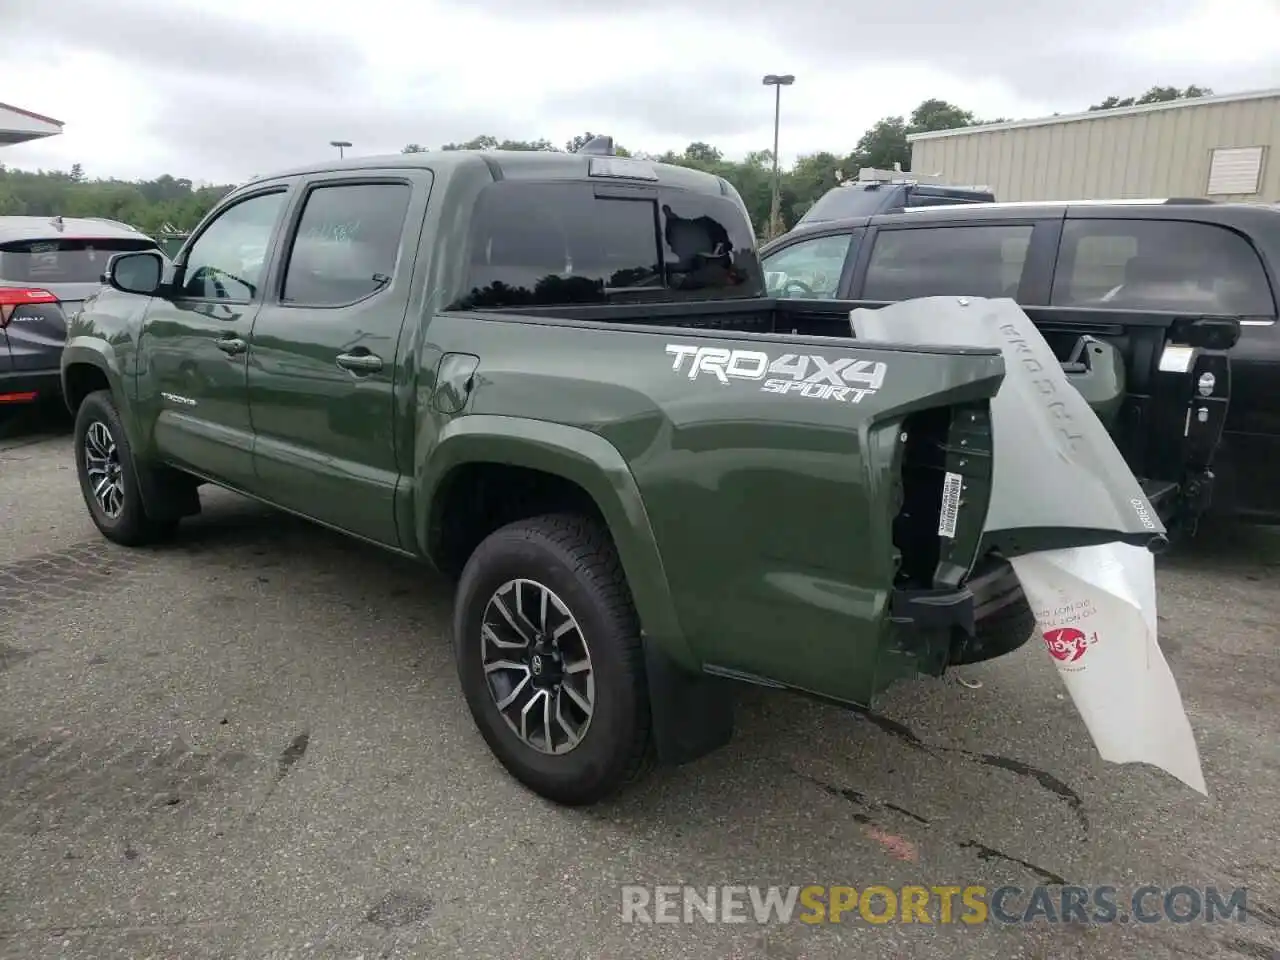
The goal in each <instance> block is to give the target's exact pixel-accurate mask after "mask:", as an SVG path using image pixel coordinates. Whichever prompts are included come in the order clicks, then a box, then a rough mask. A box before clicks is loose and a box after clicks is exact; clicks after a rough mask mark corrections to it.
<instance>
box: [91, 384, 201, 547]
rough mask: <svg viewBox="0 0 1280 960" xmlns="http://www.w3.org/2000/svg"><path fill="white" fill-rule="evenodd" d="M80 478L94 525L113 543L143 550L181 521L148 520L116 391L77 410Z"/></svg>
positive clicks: (101, 393) (99, 392)
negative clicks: (115, 398) (144, 545)
mask: <svg viewBox="0 0 1280 960" xmlns="http://www.w3.org/2000/svg"><path fill="white" fill-rule="evenodd" d="M74 435H75V451H76V475H77V477H78V478H79V480H80V492H81V493H82V494H83V495H84V502H85V506H87V507H88V508H89V516H90V517H92V518H93V522H94V525H95V526H97V528H98V530H100V531H101V532H102V535H103V536H104V537H106V538H107V539H108V540H113V541H115V542H116V543H120V544H124V545H125V546H131V547H134V546H141V545H142V544H145V543H150V542H153V541H155V540H158V539H162V538H163V537H165V536H167V535H168V534H170V533H172V532H173V530H174V529H175V528H176V527H177V525H178V522H177V521H176V520H165V521H156V520H153V519H152V518H151V517H148V516H147V513H146V510H145V509H144V508H143V505H142V496H141V494H140V493H139V492H138V478H137V476H136V474H135V469H136V468H135V465H134V462H133V454H132V451H131V450H130V448H129V438H128V437H127V436H126V435H125V431H124V424H123V423H121V421H120V414H119V412H118V411H117V410H116V405H115V402H114V401H113V400H112V399H111V391H109V390H96V391H94V392H93V393H91V394H89V395H88V396H87V397H85V398H84V400H83V401H82V402H81V404H80V409H79V410H77V411H76V425H75V434H74Z"/></svg>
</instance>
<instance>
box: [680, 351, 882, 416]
mask: <svg viewBox="0 0 1280 960" xmlns="http://www.w3.org/2000/svg"><path fill="white" fill-rule="evenodd" d="M667 355H668V356H670V357H672V358H673V360H672V362H671V369H672V370H673V371H675V372H676V373H683V374H684V375H685V376H687V377H688V378H689V379H690V380H696V379H697V378H698V377H711V378H713V379H715V380H716V381H718V382H719V383H723V384H729V383H732V382H733V381H735V380H748V381H755V382H759V383H760V384H761V386H760V389H761V390H762V391H763V392H765V393H779V394H799V395H800V396H802V397H811V398H813V399H816V400H837V401H841V402H844V403H858V402H859V401H861V400H862V398H863V397H865V396H867V395H868V394H872V393H875V392H876V391H877V390H879V389H880V387H882V386H883V385H884V377H885V374H886V373H887V372H888V369H889V368H888V367H887V366H886V365H885V364H884V363H883V362H882V361H879V360H855V359H854V358H852V357H837V358H836V359H835V360H828V359H827V358H826V357H822V356H818V355H816V354H803V353H784V354H782V355H781V356H779V357H776V358H772V357H770V356H769V354H767V353H765V352H764V351H763V350H730V349H728V348H726V347H699V346H695V345H694V344H689V343H669V344H667Z"/></svg>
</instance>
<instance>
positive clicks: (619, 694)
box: [453, 514, 651, 806]
mask: <svg viewBox="0 0 1280 960" xmlns="http://www.w3.org/2000/svg"><path fill="white" fill-rule="evenodd" d="M512 580H527V581H533V582H534V584H537V585H541V586H542V587H544V588H547V589H549V590H550V591H552V592H553V593H554V595H555V597H556V598H558V599H559V600H560V602H561V603H562V604H563V605H564V607H565V608H566V609H567V610H568V611H569V613H570V614H571V615H572V617H573V618H574V619H575V620H576V622H577V624H578V625H579V626H580V628H581V629H580V636H581V638H582V640H583V642H584V644H585V646H586V649H587V651H588V652H589V657H590V665H591V670H590V672H591V675H592V676H593V678H594V710H593V712H592V713H591V715H590V721H589V723H588V724H587V725H586V727H585V732H583V733H582V735H581V738H580V739H579V740H578V741H577V744H576V746H573V747H572V748H570V749H568V752H565V753H561V754H557V755H552V754H548V753H544V752H539V750H538V749H537V748H535V746H531V745H530V744H529V743H527V742H526V741H525V740H524V739H522V738H521V736H520V735H519V733H517V732H516V730H514V729H513V728H512V726H510V725H509V724H508V722H507V720H506V719H504V717H503V714H502V713H501V712H500V710H499V708H498V704H497V701H496V699H495V698H496V694H495V693H493V692H492V691H491V689H490V681H489V678H488V676H487V675H486V672H485V669H484V656H485V650H486V643H485V642H484V641H483V640H482V634H481V628H482V625H483V624H484V622H485V614H486V610H491V609H496V608H490V601H491V600H492V599H493V598H494V597H495V595H496V594H497V592H498V591H499V590H500V589H501V588H502V587H503V586H504V585H505V584H508V583H509V582H510V581H512ZM535 595H536V593H535ZM542 626H543V627H546V624H545V623H544V624H542ZM453 631H454V649H455V653H456V655H457V664H458V677H459V679H460V681H461V683H462V690H463V694H464V696H465V697H466V700H467V705H468V707H469V708H470V710H471V715H472V717H473V718H474V720H475V722H476V725H477V726H478V727H479V729H480V733H481V735H482V736H483V737H484V739H485V742H486V743H488V745H489V748H490V750H492V751H493V753H494V755H495V756H496V757H497V758H498V760H499V761H500V762H501V763H502V765H503V766H504V767H505V768H506V769H507V771H508V772H509V773H510V774H511V775H512V776H513V777H515V778H516V779H517V780H518V781H520V782H521V783H523V784H524V785H525V786H526V787H528V788H529V789H531V790H533V791H534V792H535V793H538V794H540V795H541V796H543V797H546V798H547V799H549V800H552V801H554V802H556V803H560V804H564V805H567V806H583V805H587V804H592V803H597V802H599V801H601V800H604V799H605V798H607V797H609V796H610V795H612V794H614V793H615V792H616V791H618V790H619V789H621V788H622V787H623V786H625V785H626V784H628V783H630V782H632V781H633V780H635V779H637V778H638V777H639V775H640V774H641V773H642V772H643V770H644V768H645V767H646V765H647V761H648V760H649V758H650V756H651V750H650V743H651V738H650V714H649V698H648V688H647V685H646V682H645V675H644V656H643V650H642V646H641V639H640V625H639V620H638V618H637V616H636V612H635V608H634V606H633V604H632V600H631V593H630V590H629V589H628V587H627V583H626V578H625V576H624V575H623V572H622V567H621V564H620V563H619V561H618V556H617V552H616V551H615V549H614V547H613V543H612V541H611V540H610V539H609V537H608V534H607V533H606V532H605V531H604V530H603V529H601V527H600V526H599V525H598V524H597V523H595V522H593V521H591V520H590V519H588V518H586V517H582V516H577V515H572V514H551V515H545V516H540V517H534V518H532V519H529V520H521V521H518V522H516V523H513V524H510V525H508V526H505V527H503V528H501V529H500V530H498V531H496V532H495V533H493V534H491V535H490V536H489V537H488V538H486V539H485V540H484V542H482V543H481V544H480V546H479V547H477V548H476V550H475V552H474V553H472V555H471V557H470V559H469V560H468V561H467V564H466V567H465V568H464V570H463V572H462V577H461V579H460V581H459V583H458V591H457V598H456V604H455V607H454V622H453ZM547 632H548V633H549V632H550V631H549V630H548V631H547ZM571 635H572V636H577V635H578V634H571ZM510 636H514V634H512V635H510ZM575 642H576V641H575ZM511 656H513V657H516V656H519V657H524V656H525V654H524V653H523V652H517V653H515V654H512V655H511ZM568 659H569V656H568V654H566V655H565V662H567V661H568ZM521 662H525V661H521ZM527 662H529V663H532V659H531V658H530V659H528V661H527ZM515 676H517V677H518V676H519V674H516V675H515ZM527 679H528V680H530V681H533V674H532V673H529V674H528V677H527ZM564 679H565V681H566V682H568V680H569V678H568V677H567V676H566V677H565V678H564ZM530 689H532V687H530ZM518 705H519V704H517V706H518ZM546 742H547V741H545V740H544V743H546Z"/></svg>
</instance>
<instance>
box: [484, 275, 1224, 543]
mask: <svg viewBox="0 0 1280 960" xmlns="http://www.w3.org/2000/svg"><path fill="white" fill-rule="evenodd" d="M882 306H884V304H882V303H878V302H866V301H851V300H798V299H775V298H767V297H761V298H750V299H737V300H709V301H704V302H700V303H697V302H695V303H690V302H687V301H686V302H683V303H629V304H604V305H594V304H593V305H582V306H555V307H520V308H513V309H512V310H510V311H507V310H499V311H495V312H497V313H505V312H516V313H519V314H521V315H524V316H542V317H554V318H557V319H564V320H573V321H580V322H585V323H591V324H596V323H601V324H609V325H618V324H635V325H637V326H644V327H670V328H682V329H693V330H706V331H709V332H710V331H714V332H716V333H720V334H724V333H732V332H738V333H747V334H754V335H763V336H770V335H772V336H780V337H786V336H799V337H836V338H850V337H852V336H853V331H852V329H851V327H850V324H849V313H850V311H851V310H853V309H855V308H858V307H870V308H879V307H882ZM1023 309H1024V310H1025V312H1026V313H1027V315H1028V317H1030V319H1031V320H1032V322H1033V323H1034V324H1035V325H1036V327H1037V329H1038V330H1039V331H1040V332H1041V334H1042V335H1043V336H1044V338H1045V340H1046V342H1047V343H1048V344H1049V346H1050V348H1051V349H1052V350H1053V351H1054V355H1055V356H1057V358H1058V360H1059V361H1060V362H1062V364H1063V366H1064V369H1065V370H1066V372H1067V373H1068V375H1069V377H1071V376H1073V375H1076V376H1083V375H1085V374H1086V371H1083V370H1077V369H1073V368H1074V367H1077V366H1080V365H1079V364H1078V363H1076V362H1075V358H1076V356H1077V355H1078V350H1079V347H1080V345H1081V338H1082V337H1092V338H1094V339H1096V340H1099V341H1102V342H1103V343H1105V344H1109V345H1110V346H1111V347H1114V348H1115V351H1116V352H1117V353H1118V355H1119V359H1118V360H1117V361H1116V362H1117V364H1118V365H1119V366H1121V367H1122V368H1123V369H1122V370H1121V371H1117V372H1118V373H1119V374H1120V376H1119V380H1118V383H1117V384H1116V391H1113V393H1112V396H1115V394H1116V392H1118V393H1119V394H1120V396H1118V397H1117V398H1116V399H1117V404H1116V409H1115V411H1114V413H1113V414H1112V415H1111V417H1110V420H1109V422H1108V429H1109V431H1110V432H1111V434H1112V437H1113V439H1114V440H1115V442H1116V445H1117V447H1118V448H1119V449H1120V451H1121V453H1122V454H1123V456H1124V458H1125V460H1126V461H1127V462H1128V463H1129V464H1130V466H1131V467H1132V468H1133V470H1134V473H1135V474H1136V475H1137V476H1138V477H1140V478H1141V479H1142V482H1143V486H1144V488H1145V489H1146V492H1147V494H1148V496H1149V498H1150V499H1151V501H1152V503H1153V504H1154V505H1155V506H1156V509H1157V510H1158V511H1159V512H1160V513H1161V516H1162V517H1163V518H1165V519H1166V520H1168V519H1170V518H1171V517H1172V516H1173V511H1176V510H1180V509H1181V505H1180V503H1179V502H1178V498H1179V497H1186V496H1192V497H1193V498H1194V499H1198V498H1200V497H1202V496H1204V495H1205V494H1204V493H1201V492H1199V489H1200V486H1201V485H1202V483H1203V481H1202V480H1196V481H1194V484H1193V483H1190V482H1189V481H1188V478H1189V477H1201V478H1204V477H1211V474H1209V473H1208V471H1209V470H1210V468H1211V465H1212V459H1213V453H1214V451H1215V449H1216V447H1217V445H1218V439H1219V437H1220V435H1221V428H1222V422H1223V421H1224V420H1225V416H1226V405H1227V401H1228V398H1229V395H1230V394H1229V391H1230V375H1229V366H1228V364H1227V357H1226V356H1225V355H1219V356H1217V357H1215V358H1211V359H1210V360H1209V361H1207V362H1208V363H1209V364H1210V367H1209V368H1211V369H1213V370H1215V371H1217V376H1216V379H1217V381H1218V384H1219V396H1218V397H1216V398H1215V401H1214V402H1213V403H1210V404H1208V407H1209V409H1210V411H1211V412H1210V414H1209V416H1210V421H1209V422H1207V423H1198V424H1196V425H1195V427H1196V429H1194V430H1190V432H1188V427H1189V421H1188V423H1187V424H1184V422H1183V421H1184V419H1185V418H1187V417H1188V416H1189V413H1188V409H1189V404H1190V403H1191V402H1192V401H1193V400H1197V401H1198V399H1199V398H1195V397H1193V395H1192V393H1191V388H1190V387H1189V386H1188V384H1189V382H1190V381H1191V380H1192V377H1189V376H1187V375H1184V374H1173V373H1171V372H1162V371H1161V367H1160V363H1161V358H1162V356H1163V355H1164V352H1165V347H1166V346H1167V345H1169V344H1171V343H1178V344H1185V343H1187V342H1188V341H1189V340H1191V339H1192V338H1191V336H1190V335H1189V331H1190V328H1191V325H1193V324H1197V323H1200V322H1202V321H1203V320H1204V318H1202V317H1199V316H1192V315H1188V316H1185V317H1179V316H1176V315H1170V314H1167V313H1164V314H1160V313H1145V312H1137V311H1134V312H1125V313H1124V315H1123V320H1122V321H1121V320H1117V319H1116V313H1117V312H1116V311H1110V312H1108V315H1107V317H1106V319H1105V321H1101V320H1100V322H1096V323H1095V322H1087V321H1082V320H1081V318H1080V315H1079V311H1075V312H1072V313H1064V312H1063V311H1061V310H1057V309H1054V308H1051V307H1024V308H1023ZM1236 334H1237V335H1238V327H1237V328H1236ZM1233 343H1234V340H1231V341H1230V342H1224V343H1223V344H1220V345H1218V349H1223V350H1225V349H1227V348H1229V347H1230V346H1232V345H1233ZM1203 363H1205V361H1203V360H1202V361H1198V362H1197V369H1196V370H1195V371H1193V374H1194V375H1196V376H1198V373H1199V370H1200V368H1201V364H1203ZM1076 382H1077V386H1078V387H1081V389H1082V392H1084V386H1083V379H1081V380H1079V381H1076ZM1086 396H1088V393H1087V392H1086ZM1091 402H1092V400H1091ZM1202 406H1203V405H1202ZM1095 409H1098V408H1095ZM1100 415H1101V414H1100ZM1192 486H1195V487H1196V489H1195V490H1191V487H1192ZM1206 493H1207V491H1206ZM1198 509H1200V507H1197V510H1198Z"/></svg>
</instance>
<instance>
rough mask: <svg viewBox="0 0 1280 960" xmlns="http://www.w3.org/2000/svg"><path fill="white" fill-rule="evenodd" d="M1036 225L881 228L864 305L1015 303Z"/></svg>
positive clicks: (863, 296)
mask: <svg viewBox="0 0 1280 960" xmlns="http://www.w3.org/2000/svg"><path fill="white" fill-rule="evenodd" d="M1034 229H1035V228H1034V226H1033V225H1032V224H1029V223H1027V224H980V225H973V226H971V225H964V226H956V225H945V226H936V227H902V228H896V229H895V228H892V227H881V228H880V229H879V230H878V231H877V232H876V237H875V242H874V246H873V247H872V248H871V259H870V262H869V263H868V265H867V276H866V280H865V282H864V283H863V288H862V293H861V297H860V299H863V300H874V301H884V302H897V301H899V300H910V299H913V298H915V297H937V296H971V297H1016V296H1017V294H1018V287H1019V285H1020V284H1021V281H1022V270H1023V266H1024V265H1025V263H1026V259H1027V248H1028V246H1029V245H1030V243H1031V233H1032V231H1033V230H1034Z"/></svg>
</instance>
